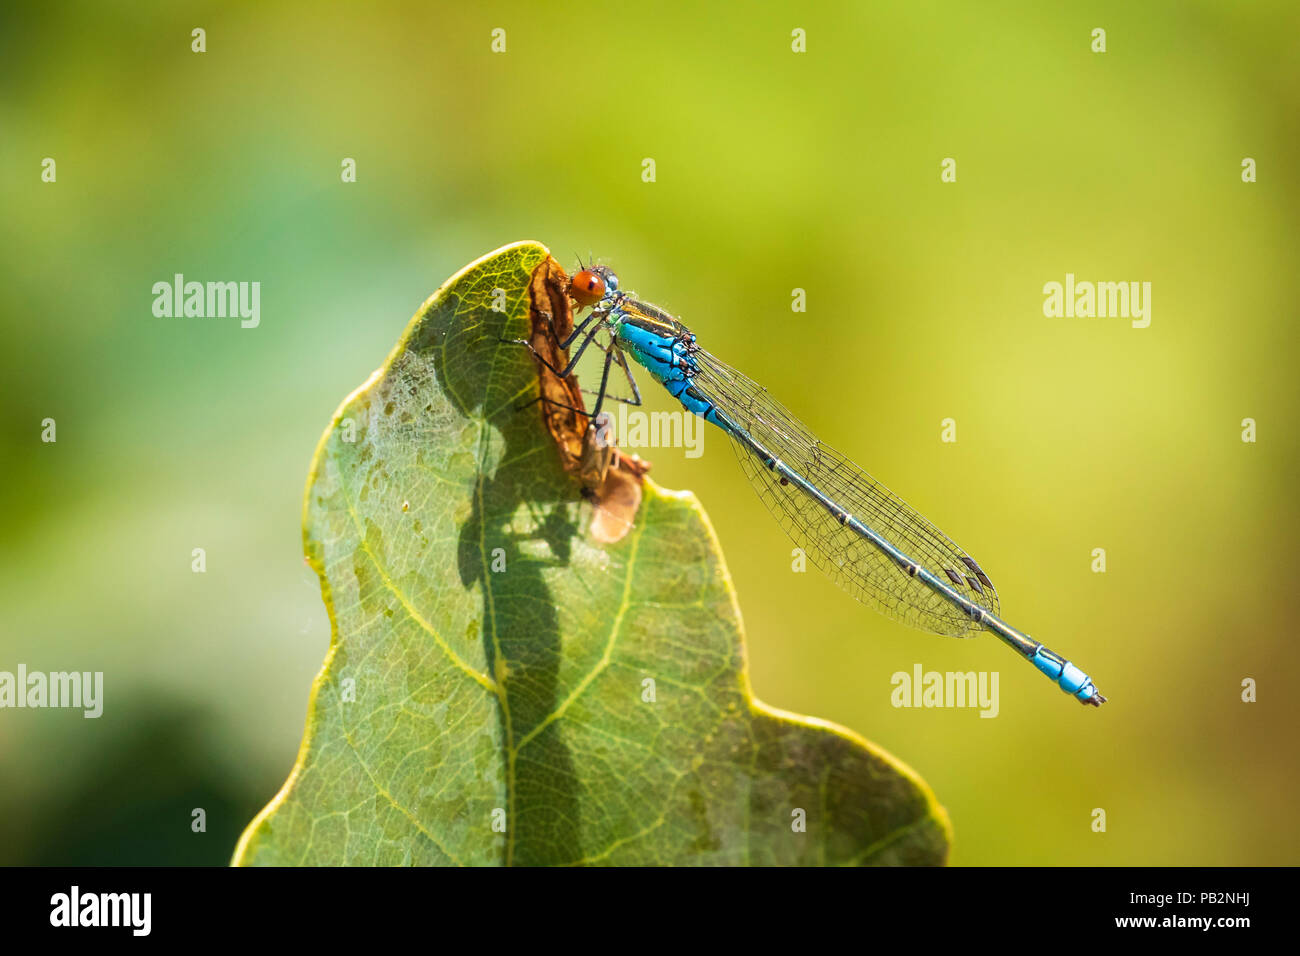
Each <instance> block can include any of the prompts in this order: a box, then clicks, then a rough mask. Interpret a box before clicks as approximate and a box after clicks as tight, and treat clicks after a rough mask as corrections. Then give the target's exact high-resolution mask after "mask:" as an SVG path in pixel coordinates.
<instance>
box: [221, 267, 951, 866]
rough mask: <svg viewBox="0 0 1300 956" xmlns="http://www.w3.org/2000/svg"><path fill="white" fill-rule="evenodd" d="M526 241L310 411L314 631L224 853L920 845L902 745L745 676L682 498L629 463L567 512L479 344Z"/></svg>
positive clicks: (718, 568) (939, 845) (514, 305)
mask: <svg viewBox="0 0 1300 956" xmlns="http://www.w3.org/2000/svg"><path fill="white" fill-rule="evenodd" d="M548 256H549V253H548V252H547V250H546V248H545V247H543V246H541V245H539V244H537V243H532V242H523V243H516V244H514V245H510V246H506V247H505V248H503V249H499V250H497V251H496V252H494V253H492V254H490V255H488V256H486V257H484V258H482V259H480V260H478V261H477V262H475V263H473V264H471V265H469V266H467V267H466V268H465V269H464V270H462V271H461V272H460V273H458V274H457V275H456V276H454V277H453V278H452V279H450V280H449V281H448V282H447V284H446V285H444V286H443V287H442V288H441V289H440V290H439V291H438V292H437V293H435V294H434V295H433V297H432V298H430V299H429V301H428V302H426V303H425V304H424V306H423V307H422V308H421V309H420V311H419V312H418V313H417V314H416V316H415V318H414V319H413V320H412V321H411V323H410V325H409V326H408V327H407V329H406V332H405V333H404V335H403V336H402V339H401V341H400V342H399V343H398V345H397V347H396V348H395V349H394V350H393V352H392V354H391V355H390V356H389V357H388V360H387V362H385V364H384V366H383V367H382V368H380V369H379V370H378V371H377V372H376V373H375V374H374V375H372V376H371V377H370V379H369V380H368V381H367V382H366V383H365V384H364V385H363V386H361V388H359V389H358V390H357V391H356V392H354V393H353V394H352V395H350V396H349V397H348V398H347V399H346V400H345V401H344V402H343V404H342V406H340V408H339V410H338V411H337V412H336V413H335V416H334V419H333V421H332V422H331V424H330V427H329V428H328V430H327V431H326V432H325V435H324V437H323V438H322V440H321V443H320V446H319V448H318V449H317V453H316V458H315V461H314V463H313V465H312V470H311V475H310V477H309V480H308V486H307V498H306V503H305V509H304V515H303V530H304V541H305V548H306V554H307V558H308V561H309V562H310V563H311V565H312V567H314V568H315V569H316V571H317V573H318V574H319V575H320V579H321V589H322V592H323V594H324V599H325V604H326V607H327V608H328V610H329V613H330V617H331V621H332V625H333V636H332V641H331V646H330V650H329V654H328V655H327V656H326V658H325V665H324V668H323V669H322V671H321V673H320V675H319V676H318V677H317V679H316V681H315V683H314V685H313V686H312V691H311V699H310V702H309V707H308V716H307V728H306V734H305V736H304V738H303V742H302V747H301V750H300V752H299V755H298V760H297V763H296V765H295V766H294V769H293V772H292V774H291V775H290V777H289V780H288V781H287V782H286V783H285V785H284V787H283V789H282V790H281V792H280V793H279V794H278V795H277V796H276V797H275V799H274V800H272V802H271V803H270V805H268V806H267V807H266V809H264V810H263V811H262V813H261V814H259V815H258V817H257V818H256V819H255V820H253V822H252V823H251V824H250V825H249V827H248V829H247V831H246V832H245V833H244V836H243V838H242V839H241V840H240V843H239V846H238V848H237V849H236V851H235V858H234V862H235V863H236V864H272V865H285V864H290V865H292V864H358V865H365V864H380V865H386V864H511V863H513V864H573V863H593V864H633V863H648V864H681V863H695V864H744V863H751V864H821V863H827V864H832V863H834V864H841V863H873V864H935V863H942V862H943V861H944V860H945V858H946V853H947V840H948V825H947V818H946V816H945V814H944V812H943V810H942V808H941V807H939V806H938V805H937V804H936V803H935V801H934V799H933V796H932V795H931V793H930V791H929V789H928V788H927V787H926V786H925V784H924V783H923V782H922V781H921V780H920V779H919V778H918V777H917V776H916V775H915V774H914V773H913V772H912V771H910V770H909V769H908V768H906V767H905V766H903V765H901V764H900V763H899V762H898V761H896V760H895V759H893V758H892V757H890V756H889V755H888V754H885V753H884V752H882V751H881V750H879V749H878V748H875V747H873V746H872V745H870V744H868V743H867V742H866V741H865V740H863V739H861V738H860V737H858V736H856V735H854V734H853V733H851V732H849V731H847V730H844V729H843V728H840V727H836V726H834V725H832V724H829V723H826V722H823V721H818V720H814V719H811V718H806V717H799V716H796V715H793V714H788V713H783V712H780V711H775V710H773V709H771V708H769V707H766V706H765V705H763V704H761V703H759V702H757V701H755V700H754V699H753V697H752V695H751V693H750V688H749V680H748V677H747V675H746V672H745V653H744V641H743V635H742V630H741V623H740V612H739V609H738V607H737V605H736V599H735V595H734V593H733V590H732V587H731V581H730V579H729V578H728V575H727V570H726V566H725V565H724V563H723V560H722V555H721V552H720V549H719V547H718V542H717V539H716V537H715V536H714V533H713V529H712V527H711V526H710V524H709V521H708V518H707V517H706V516H705V514H704V511H703V509H702V508H701V507H700V505H699V502H697V501H696V500H695V498H694V496H692V495H691V494H689V493H684V492H679V493H674V492H668V491H664V490H662V489H660V488H658V487H656V486H655V485H653V484H652V483H650V482H647V483H646V486H645V495H644V499H643V501H642V505H641V510H640V513H639V514H638V515H637V518H636V522H635V526H634V527H633V528H632V530H631V531H630V532H629V533H628V534H627V536H626V537H624V538H623V539H622V540H620V541H618V542H617V543H614V544H600V543H597V542H596V541H595V540H594V539H593V538H592V537H591V536H589V535H588V534H587V533H586V531H585V527H586V523H587V522H588V521H589V519H590V511H591V506H590V505H589V504H588V503H587V502H585V501H584V500H583V499H582V497H581V496H580V495H579V492H578V487H577V485H576V483H575V482H574V480H573V479H572V478H570V477H568V476H567V475H566V474H565V473H564V471H563V469H562V468H561V467H560V460H559V456H558V454H557V452H556V449H555V445H554V443H553V442H552V439H551V437H550V435H549V434H548V433H547V432H546V430H545V429H544V428H543V427H542V425H541V423H540V421H539V417H540V416H539V413H538V411H537V406H535V405H534V406H532V407H531V408H529V409H528V410H525V411H517V410H516V406H517V405H520V404H522V403H523V402H526V401H527V400H528V399H530V398H531V397H533V396H534V395H536V393H537V371H536V367H535V366H534V364H533V360H532V358H531V357H530V356H529V354H528V351H527V350H526V349H523V348H520V347H518V346H513V345H509V344H503V343H501V342H500V338H501V337H502V336H510V337H524V336H526V335H527V334H528V308H529V300H528V294H527V289H528V281H529V276H530V274H531V272H532V270H533V269H534V268H535V267H536V266H538V265H539V264H541V263H543V262H545V261H546V260H547V258H548ZM494 302H495V304H497V305H498V307H500V306H501V305H502V303H504V310H505V311H504V312H502V311H493V309H492V305H493V304H494ZM738 480H739V479H738ZM757 506H758V505H757V502H756V503H755V507H757ZM651 681H652V682H653V685H651V684H650V683H649V682H651ZM651 686H653V700H652V701H651V700H648V699H647V698H649V697H650V696H651V694H650V693H649V692H648V689H649V688H650V687H651ZM801 819H802V820H803V821H804V826H803V828H802V829H801V828H800V826H799V821H800V820H801ZM502 825H504V827H505V832H500V830H499V829H498V828H499V827H500V826H502Z"/></svg>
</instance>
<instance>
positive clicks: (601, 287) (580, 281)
mask: <svg viewBox="0 0 1300 956" xmlns="http://www.w3.org/2000/svg"><path fill="white" fill-rule="evenodd" d="M616 291H618V276H616V275H614V272H613V270H612V269H610V268H609V266H592V267H591V268H590V269H582V270H580V271H579V272H578V274H577V275H575V276H574V277H573V281H572V283H571V284H570V286H569V295H571V296H573V299H574V301H575V302H577V303H578V305H580V306H582V307H584V308H585V307H586V306H589V305H595V304H596V303H597V302H599V301H600V300H601V299H603V298H605V296H606V295H607V294H609V293H610V292H616Z"/></svg>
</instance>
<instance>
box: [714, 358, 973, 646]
mask: <svg viewBox="0 0 1300 956" xmlns="http://www.w3.org/2000/svg"><path fill="white" fill-rule="evenodd" d="M695 359H696V361H697V362H698V365H699V372H698V374H697V375H696V376H695V378H694V385H695V387H696V388H697V389H698V390H699V391H700V392H702V393H703V394H705V395H706V396H707V397H708V399H709V400H710V401H712V402H713V403H714V404H715V406H716V407H717V408H718V409H719V410H720V411H722V412H724V413H725V414H726V415H727V416H728V417H730V418H731V420H732V421H734V422H736V423H737V424H739V425H740V426H741V427H742V428H744V429H746V430H747V431H748V432H749V433H750V435H752V436H753V437H754V438H755V439H757V440H758V441H759V442H760V443H761V444H762V445H764V446H766V447H767V448H768V449H769V450H770V451H771V452H772V453H773V454H775V455H776V456H777V457H778V458H780V459H781V460H782V461H783V462H785V463H786V464H787V465H789V466H790V467H791V468H792V469H793V470H794V471H795V472H797V473H798V474H800V475H802V476H803V477H804V478H806V479H807V480H808V481H809V482H811V483H812V484H813V485H815V486H816V487H817V488H819V489H820V490H821V491H822V492H823V493H824V494H825V495H827V496H828V497H829V498H831V499H832V500H834V501H835V502H836V503H837V504H838V505H839V506H840V507H841V508H843V509H844V510H845V511H847V512H848V513H849V514H851V515H853V516H854V517H856V518H857V519H858V520H860V521H861V522H862V523H863V524H865V525H867V526H868V527H869V528H871V529H872V530H873V531H875V532H877V533H878V534H880V535H881V536H883V537H884V538H886V539H888V540H889V542H890V543H891V544H893V545H894V546H895V547H896V548H898V549H899V550H900V551H902V552H903V553H904V554H906V555H907V556H908V557H909V558H911V559H912V560H913V561H915V562H917V563H918V564H919V565H921V566H922V567H924V568H927V569H929V570H930V571H931V572H933V573H934V574H935V575H937V576H938V577H939V578H940V579H942V580H946V581H948V582H950V583H951V584H952V586H953V587H954V588H955V589H956V590H957V591H958V593H960V594H963V595H965V596H966V597H968V598H969V599H970V600H971V601H974V602H975V603H976V604H979V605H980V606H981V607H984V608H986V609H987V610H989V611H991V612H993V613H994V614H999V608H998V594H997V590H996V589H995V588H994V587H993V582H992V581H990V580H989V579H988V576H987V575H986V574H985V573H984V571H983V570H982V569H981V568H980V566H979V565H978V564H977V563H976V562H975V560H974V559H973V558H971V556H970V555H969V554H967V553H966V552H965V551H963V550H962V549H961V548H959V547H957V545H955V544H954V543H953V542H952V541H951V540H949V539H948V537H947V536H946V535H945V534H944V533H943V532H942V531H940V530H939V529H938V528H936V527H935V526H934V525H932V524H930V522H928V521H926V520H925V519H924V518H923V517H921V516H920V515H919V514H917V513H916V512H915V511H913V510H912V509H911V508H910V507H908V505H907V503H906V502H904V501H903V500H902V499H900V498H899V497H898V496H897V495H895V494H893V493H892V492H890V490H889V489H888V488H886V487H885V486H884V485H882V484H881V483H880V482H878V481H876V480H875V479H874V478H872V477H871V476H870V475H869V474H867V473H866V472H865V471H863V470H862V469H861V468H859V467H858V466H857V465H855V464H853V462H851V461H849V460H848V459H847V458H845V457H844V456H843V455H841V454H840V453H839V452H837V451H835V449H833V448H830V447H828V446H826V445H824V444H822V443H821V442H820V441H818V440H817V439H816V437H814V436H813V434H812V433H811V432H810V431H809V430H808V428H807V427H806V426H805V425H804V424H803V423H802V422H800V421H799V420H798V419H797V418H795V417H794V416H793V415H792V414H790V412H789V411H788V410H787V409H786V408H785V407H784V406H783V405H781V404H780V403H779V402H777V401H776V400H775V399H773V398H772V397H771V396H770V395H768V393H767V389H765V388H763V387H762V386H761V385H759V384H757V383H756V382H754V381H752V380H751V379H748V378H746V377H745V376H744V375H742V374H741V373H740V372H737V371H736V370H735V369H733V368H731V367H730V366H729V365H727V364H726V363H725V362H722V361H721V360H719V359H718V358H717V357H716V356H713V355H710V354H709V353H708V352H705V351H703V350H701V351H699V352H697V353H695ZM732 444H733V445H734V446H735V449H736V455H737V457H738V458H739V459H740V465H741V467H742V468H743V469H744V471H745V474H746V476H747V477H748V478H749V481H750V484H752V485H753V486H754V490H755V491H756V492H757V493H758V496H759V498H761V499H762V501H763V504H765V505H767V508H768V510H769V511H771V512H772V515H773V517H775V518H776V520H777V522H778V523H779V524H780V525H781V527H782V528H784V529H785V531H786V533H787V534H788V535H789V536H790V538H791V539H792V540H793V541H794V542H795V543H796V544H797V545H799V546H800V547H801V548H803V549H804V552H805V554H807V555H808V557H809V559H810V560H811V561H812V562H813V564H815V565H816V566H817V567H819V568H821V569H822V570H823V571H825V572H826V573H827V574H828V575H829V576H830V577H831V578H832V579H833V580H834V581H835V583H836V584H838V585H839V586H840V587H841V588H843V589H844V590H845V591H848V592H849V593H850V594H851V595H853V596H854V597H855V598H857V599H858V600H859V601H861V602H862V603H863V604H866V605H868V606H869V607H873V608H875V609H876V610H878V611H880V612H881V613H883V614H886V615H888V616H889V617H892V618H894V619H895V620H898V621H902V622H903V623H904V624H908V625H910V626H912V627H916V628H920V629H921V630H925V631H931V632H933V633H935V634H943V635H945V636H948V637H974V636H975V635H976V634H978V633H980V631H981V627H980V625H978V624H976V623H975V622H974V621H972V620H971V618H970V617H968V616H967V615H966V614H965V613H964V612H962V611H961V610H959V609H958V608H956V607H954V606H953V605H952V604H950V603H949V602H948V601H946V600H944V599H943V598H942V597H940V596H939V595H938V594H936V593H935V592H934V591H932V590H931V589H930V588H928V587H927V586H926V585H925V584H924V583H922V582H921V581H920V580H918V579H917V578H914V577H912V576H910V575H909V574H907V572H906V571H904V570H903V568H902V567H900V566H899V565H898V564H897V563H896V562H895V561H893V560H892V559H891V558H889V557H888V556H886V555H885V554H883V553H882V552H881V551H879V550H878V549H877V548H876V547H875V546H874V545H872V544H871V542H870V541H868V540H866V539H865V538H863V537H862V536H861V535H859V534H857V533H856V532H854V531H853V530H852V529H851V528H849V527H847V526H846V525H842V524H840V522H839V521H838V520H837V519H836V518H834V517H833V516H832V515H831V514H830V513H829V512H828V511H827V510H826V509H825V508H824V507H823V506H822V505H821V504H820V503H819V502H817V501H816V500H815V499H813V498H811V497H810V496H808V495H807V494H805V493H804V492H802V491H800V490H799V488H797V487H796V486H795V485H793V484H786V485H782V484H781V477H780V475H778V474H777V473H776V472H774V471H772V470H771V469H769V468H767V467H765V466H764V464H763V463H762V462H761V461H760V460H759V459H758V457H757V456H756V455H755V454H754V452H753V451H752V450H751V449H749V448H748V447H747V446H746V445H744V444H742V443H741V442H739V441H737V440H735V439H734V438H733V440H732Z"/></svg>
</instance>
